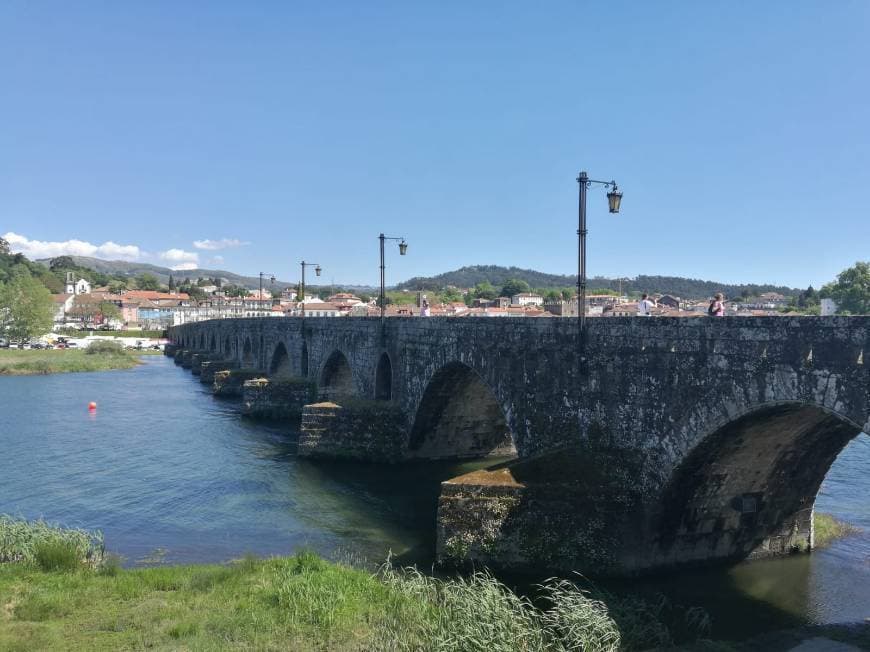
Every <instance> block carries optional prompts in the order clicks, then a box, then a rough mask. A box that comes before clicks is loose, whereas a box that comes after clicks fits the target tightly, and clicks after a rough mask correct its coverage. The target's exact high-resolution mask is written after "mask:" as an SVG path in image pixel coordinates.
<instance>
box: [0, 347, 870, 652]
mask: <svg viewBox="0 0 870 652" xmlns="http://www.w3.org/2000/svg"><path fill="white" fill-rule="evenodd" d="M143 360H144V364H143V365H142V366H140V367H138V368H136V369H132V370H127V371H111V372H99V373H81V374H60V375H52V376H28V377H4V378H0V513H8V514H12V515H15V516H21V517H25V518H28V519H34V518H44V519H46V520H48V521H52V522H57V523H61V524H64V525H67V526H79V527H84V528H88V529H99V530H102V532H103V533H104V535H105V538H106V543H107V546H108V548H109V549H110V550H112V551H114V552H116V553H118V554H120V555H122V556H123V557H124V559H125V563H126V564H127V565H143V564H153V563H187V562H211V561H224V560H228V559H232V558H237V557H239V556H241V555H243V554H245V553H253V554H257V555H270V554H287V553H290V552H292V551H293V550H294V549H296V548H298V547H300V546H307V547H310V548H313V549H315V550H317V551H318V552H321V553H322V554H326V555H331V556H339V557H343V556H347V555H350V556H352V557H354V558H357V559H364V560H367V561H368V562H379V561H381V560H383V559H384V558H385V557H386V555H387V553H388V552H389V551H392V552H393V553H394V554H395V555H398V556H399V559H400V560H401V561H403V562H408V563H420V564H423V565H428V564H429V563H431V559H432V556H433V552H434V551H433V548H434V538H435V534H434V527H435V524H434V521H435V506H436V502H437V496H438V487H439V482H440V481H441V480H444V479H446V478H449V477H452V476H454V475H457V474H459V473H462V472H464V471H467V470H469V469H471V468H473V467H474V466H475V465H474V464H456V463H437V464H436V463H419V464H413V465H403V466H397V467H383V466H373V465H364V464H355V463H325V462H310V461H306V460H303V459H299V458H297V457H296V456H295V437H296V433H295V432H294V431H293V430H292V429H289V428H282V427H277V426H268V425H263V424H261V423H255V422H251V421H248V420H246V419H243V418H241V417H240V416H239V413H238V408H237V404H235V403H233V402H227V401H223V400H219V399H215V398H214V397H213V396H212V395H211V392H210V390H209V388H207V387H205V386H204V385H202V384H200V383H199V382H197V380H196V379H195V378H193V377H191V375H190V373H189V372H185V371H182V370H181V369H180V368H178V367H176V366H175V365H174V364H173V362H172V361H171V360H170V359H168V358H164V357H163V356H152V357H146V358H144V359H143ZM90 401H96V402H97V403H98V409H97V410H96V412H95V413H89V412H88V411H87V409H86V407H87V404H88V403H89V402H90ZM477 466H480V465H479V464H478V465H477ZM817 509H819V510H821V511H826V512H829V513H832V514H835V515H838V516H839V517H841V518H843V519H845V520H847V521H849V522H850V523H853V524H855V525H857V526H859V527H862V528H864V531H863V532H861V533H859V534H856V535H854V536H850V537H848V538H846V539H843V540H840V541H838V542H835V543H834V544H833V545H832V546H830V547H829V548H827V549H825V550H820V551H817V552H815V553H813V554H812V555H802V556H795V557H789V558H785V559H781V560H776V561H765V562H756V563H747V564H740V565H737V566H734V567H732V568H730V569H713V570H705V571H693V572H692V573H690V574H689V573H687V574H681V575H677V576H673V577H670V578H667V579H656V580H654V581H645V582H643V583H642V584H640V585H633V588H638V589H642V590H650V591H660V592H663V593H664V594H665V595H667V596H668V597H669V598H670V599H671V600H673V601H674V602H679V603H681V604H685V605H701V606H704V607H706V608H707V609H708V610H709V611H710V613H711V615H712V617H713V621H714V627H715V630H714V633H715V634H716V635H717V636H722V637H732V636H742V635H744V634H749V633H755V632H758V631H765V630H768V629H772V628H775V627H780V626H786V625H792V624H797V623H805V622H813V623H829V622H844V621H857V620H864V619H865V618H868V617H870V438H868V437H866V436H864V435H862V436H860V437H859V438H858V439H856V440H855V441H854V442H853V443H852V444H850V445H849V446H848V447H847V448H846V449H845V450H844V451H843V453H842V454H841V455H840V456H839V458H838V459H837V461H836V463H835V465H834V467H833V468H832V469H831V471H830V473H829V474H828V477H827V478H826V480H825V483H824V485H823V487H822V490H821V493H820V495H819V498H818V501H817Z"/></svg>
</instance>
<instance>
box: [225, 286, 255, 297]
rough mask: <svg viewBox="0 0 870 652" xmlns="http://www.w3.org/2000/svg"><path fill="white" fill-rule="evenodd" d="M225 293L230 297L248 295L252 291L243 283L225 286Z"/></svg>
mask: <svg viewBox="0 0 870 652" xmlns="http://www.w3.org/2000/svg"><path fill="white" fill-rule="evenodd" d="M224 294H225V295H226V296H228V297H246V296H248V295H249V294H250V291H249V290H248V288H243V287H242V286H241V285H228V286H226V287H225V288H224Z"/></svg>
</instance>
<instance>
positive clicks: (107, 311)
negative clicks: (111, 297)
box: [100, 301, 121, 324]
mask: <svg viewBox="0 0 870 652" xmlns="http://www.w3.org/2000/svg"><path fill="white" fill-rule="evenodd" d="M100 314H101V315H102V316H103V323H104V324H105V323H108V322H110V321H121V309H120V308H118V306H116V305H115V304H114V303H112V302H111V301H101V302H100Z"/></svg>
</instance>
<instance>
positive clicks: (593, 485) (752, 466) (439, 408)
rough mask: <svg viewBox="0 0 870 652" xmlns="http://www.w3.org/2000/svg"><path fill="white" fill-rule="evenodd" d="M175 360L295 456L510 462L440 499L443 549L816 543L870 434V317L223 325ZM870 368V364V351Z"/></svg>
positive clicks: (632, 562)
mask: <svg viewBox="0 0 870 652" xmlns="http://www.w3.org/2000/svg"><path fill="white" fill-rule="evenodd" d="M170 339H171V341H172V343H173V346H172V347H170V350H171V352H174V354H175V355H176V359H177V361H182V362H183V363H184V364H185V366H191V367H192V368H193V369H194V372H195V373H200V374H201V375H202V378H203V379H204V380H206V381H208V382H212V379H213V382H214V385H215V391H216V392H217V393H234V392H235V393H239V394H244V397H243V404H244V409H245V410H247V411H248V412H251V413H261V414H269V415H272V416H282V417H283V416H287V417H289V416H292V415H293V414H299V413H301V424H302V425H301V433H302V434H301V435H300V441H299V451H300V454H301V455H309V456H312V457H317V456H321V457H339V458H351V459H358V460H362V461H367V462H402V461H409V460H415V459H436V458H450V457H480V456H484V455H491V454H492V455H514V458H513V459H512V460H511V461H509V462H504V463H501V464H497V465H495V466H493V467H490V468H489V469H486V470H483V471H478V472H474V473H471V474H468V475H466V476H461V477H459V478H453V479H451V480H448V481H446V482H445V483H443V485H442V494H441V498H440V501H439V507H438V554H439V558H440V559H441V560H443V561H452V562H457V561H463V560H464V561H469V560H470V561H484V562H487V563H491V564H494V565H497V566H502V567H511V568H525V567H529V566H534V567H536V568H542V567H546V568H552V569H556V570H566V569H574V570H580V571H582V572H586V573H594V574H599V575H601V574H632V573H640V572H646V571H651V570H656V569H661V568H666V567H672V566H677V565H685V564H693V563H710V562H715V561H721V562H725V561H733V560H739V559H745V558H754V557H763V556H771V555H779V554H788V553H792V552H796V551H802V550H809V549H811V548H812V545H813V529H812V509H813V504H814V501H815V496H816V494H817V492H818V489H819V487H820V485H821V482H822V480H823V479H824V477H825V474H826V473H827V471H828V469H829V468H830V465H831V464H832V463H833V461H834V459H835V457H836V456H837V454H838V453H839V452H840V451H841V450H842V449H843V447H844V446H845V445H846V444H847V443H848V442H849V441H850V440H851V439H852V438H854V437H855V436H857V435H858V434H859V433H860V432H861V431H868V430H870V375H868V365H867V364H865V363H864V360H865V356H870V318H868V317H795V318H790V317H768V318H765V317H753V318H739V317H735V318H725V319H711V318H652V319H642V318H611V319H593V320H589V322H588V331H587V333H586V337H585V339H584V340H583V341H582V342H581V340H580V338H579V337H578V333H577V323H576V322H575V321H574V320H569V319H555V318H554V319H494V318H491V319H485V318H467V319H456V318H452V319H449V318H429V319H421V318H391V319H388V320H386V321H385V322H383V323H382V322H381V321H380V320H378V319H371V318H347V319H336V318H331V319H329V318H321V319H317V318H315V319H304V320H302V319H277V318H261V319H227V320H215V321H208V322H200V323H196V324H188V325H184V326H178V327H174V328H172V329H171V331H170ZM868 364H870V357H868Z"/></svg>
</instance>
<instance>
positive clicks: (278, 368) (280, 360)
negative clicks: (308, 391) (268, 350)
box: [269, 342, 293, 378]
mask: <svg viewBox="0 0 870 652" xmlns="http://www.w3.org/2000/svg"><path fill="white" fill-rule="evenodd" d="M292 375H293V369H292V367H291V365H290V356H289V355H287V347H285V346H284V343H283V342H279V343H278V346H276V347H275V350H274V351H273V352H272V360H271V361H270V363H269V376H272V377H274V378H286V377H288V376H292Z"/></svg>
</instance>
